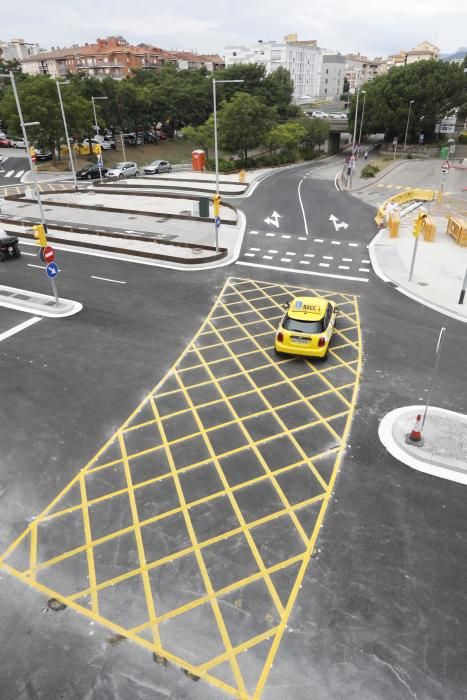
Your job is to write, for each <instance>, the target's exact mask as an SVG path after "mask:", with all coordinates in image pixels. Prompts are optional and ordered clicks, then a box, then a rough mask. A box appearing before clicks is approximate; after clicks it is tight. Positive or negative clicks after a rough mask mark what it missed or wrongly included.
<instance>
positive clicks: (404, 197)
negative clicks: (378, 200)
mask: <svg viewBox="0 0 467 700" xmlns="http://www.w3.org/2000/svg"><path fill="white" fill-rule="evenodd" d="M434 196H435V193H434V192H433V190H422V189H419V188H416V189H413V190H406V191H405V192H399V194H395V195H394V196H393V197H390V198H389V199H387V200H386V201H385V202H384V204H382V205H381V206H380V207H379V208H378V212H377V214H376V216H375V221H376V223H377V224H378V226H381V224H382V223H384V221H385V218H386V215H387V211H386V210H387V208H388V205H389V204H393V205H394V204H398V205H400V204H406V203H407V202H432V201H433V199H434ZM390 209H391V207H389V210H390Z"/></svg>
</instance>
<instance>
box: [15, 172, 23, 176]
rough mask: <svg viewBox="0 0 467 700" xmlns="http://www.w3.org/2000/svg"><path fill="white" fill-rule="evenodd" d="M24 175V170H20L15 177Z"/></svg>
mask: <svg viewBox="0 0 467 700" xmlns="http://www.w3.org/2000/svg"><path fill="white" fill-rule="evenodd" d="M23 175H24V170H19V171H18V172H17V173H16V175H15V177H22V176H23Z"/></svg>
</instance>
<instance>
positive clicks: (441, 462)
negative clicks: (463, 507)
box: [378, 406, 467, 485]
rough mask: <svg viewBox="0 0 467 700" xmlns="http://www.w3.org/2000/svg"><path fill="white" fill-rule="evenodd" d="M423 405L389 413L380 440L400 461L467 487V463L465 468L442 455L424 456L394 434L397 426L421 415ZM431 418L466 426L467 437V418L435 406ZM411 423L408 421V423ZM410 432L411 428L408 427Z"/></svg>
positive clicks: (421, 450) (381, 426)
mask: <svg viewBox="0 0 467 700" xmlns="http://www.w3.org/2000/svg"><path fill="white" fill-rule="evenodd" d="M424 409H425V407H424V406H402V407H401V408H396V409H395V410H394V411H390V412H389V413H387V414H386V415H385V416H384V418H383V419H382V420H381V422H380V424H379V428H378V435H379V439H380V440H381V442H382V443H383V445H384V447H385V448H386V449H387V451H388V452H389V453H390V454H391V455H392V456H393V457H394V458H395V459H397V460H399V462H402V463H403V464H405V465H407V466H408V467H411V468H412V469H416V470H417V471H420V472H424V473H425V474H431V475H432V476H437V477H440V478H442V479H448V480H449V481H455V482H457V483H459V484H466V485H467V463H466V462H464V464H465V467H464V468H462V466H460V465H462V461H461V460H458V459H455V458H452V459H451V460H449V459H447V458H443V456H442V455H432V458H431V459H430V458H429V457H427V456H425V453H426V452H427V450H426V449H424V448H421V447H414V446H411V445H406V444H405V443H404V442H402V441H401V439H400V437H399V436H397V434H396V433H395V430H394V428H395V426H397V425H398V424H399V426H400V423H401V422H403V421H404V420H405V419H409V418H411V419H412V420H413V418H414V416H416V415H417V414H419V413H420V414H422V413H423V411H424ZM428 415H429V416H442V417H444V418H451V419H452V420H453V421H458V422H459V423H462V424H465V429H466V434H467V416H465V415H463V414H462V413H456V412H455V411H448V410H447V409H444V408H437V407H432V408H430V409H429V413H428ZM407 422H409V421H407ZM408 430H410V428H408Z"/></svg>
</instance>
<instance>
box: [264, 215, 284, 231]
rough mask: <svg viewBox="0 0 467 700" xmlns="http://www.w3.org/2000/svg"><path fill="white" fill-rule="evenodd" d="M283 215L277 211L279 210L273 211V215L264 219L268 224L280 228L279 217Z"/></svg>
mask: <svg viewBox="0 0 467 700" xmlns="http://www.w3.org/2000/svg"><path fill="white" fill-rule="evenodd" d="M281 218H282V217H281V215H280V214H278V213H277V211H273V213H272V214H271V216H268V218H267V219H264V221H265V223H266V224H272V225H273V226H275V227H276V228H279V219H281Z"/></svg>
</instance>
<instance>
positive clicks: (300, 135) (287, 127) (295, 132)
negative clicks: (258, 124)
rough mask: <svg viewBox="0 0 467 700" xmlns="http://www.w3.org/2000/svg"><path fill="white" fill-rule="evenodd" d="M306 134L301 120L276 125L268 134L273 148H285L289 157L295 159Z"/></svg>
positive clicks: (268, 139)
mask: <svg viewBox="0 0 467 700" xmlns="http://www.w3.org/2000/svg"><path fill="white" fill-rule="evenodd" d="M305 136H306V129H305V127H304V125H303V124H301V123H300V122H296V121H290V122H286V123H285V124H277V125H276V126H274V127H273V128H272V129H271V131H270V132H269V134H268V136H267V142H268V143H269V145H270V146H271V147H272V148H279V147H282V148H284V149H285V151H286V153H287V156H288V157H289V159H290V160H295V158H296V155H297V149H298V146H299V145H300V144H301V143H302V141H303V139H304V138H305Z"/></svg>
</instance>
